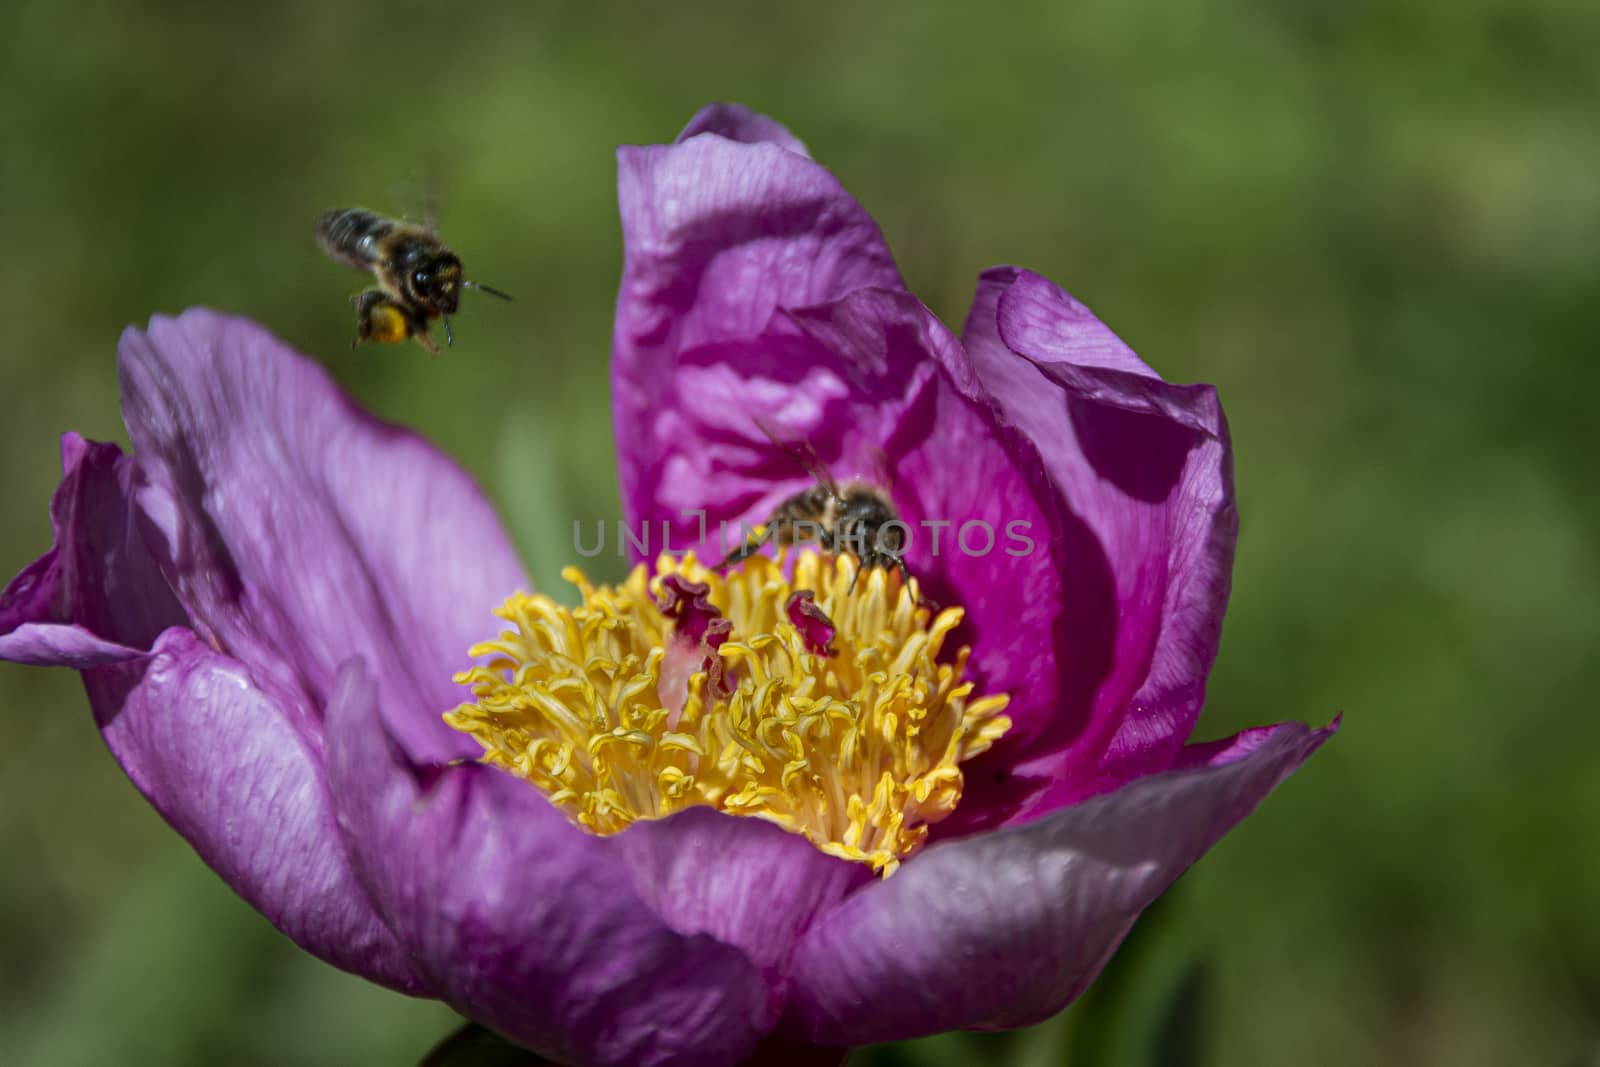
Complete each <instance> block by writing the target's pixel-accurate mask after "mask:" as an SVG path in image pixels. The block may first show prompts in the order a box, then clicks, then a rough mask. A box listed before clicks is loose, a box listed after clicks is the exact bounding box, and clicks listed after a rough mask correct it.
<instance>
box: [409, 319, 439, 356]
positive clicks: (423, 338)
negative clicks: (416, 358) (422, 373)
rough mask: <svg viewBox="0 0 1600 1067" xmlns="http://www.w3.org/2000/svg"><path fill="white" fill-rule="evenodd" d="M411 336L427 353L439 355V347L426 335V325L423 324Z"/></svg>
mask: <svg viewBox="0 0 1600 1067" xmlns="http://www.w3.org/2000/svg"><path fill="white" fill-rule="evenodd" d="M411 336H413V337H415V338H416V339H417V343H418V344H420V345H421V346H422V347H423V348H426V349H427V350H428V351H429V352H431V353H433V354H434V355H436V356H437V355H438V354H439V346H438V345H436V344H434V341H433V337H432V336H430V335H429V333H428V326H427V324H426V323H423V324H422V327H421V328H420V329H419V330H417V332H416V333H413V334H412V335H411Z"/></svg>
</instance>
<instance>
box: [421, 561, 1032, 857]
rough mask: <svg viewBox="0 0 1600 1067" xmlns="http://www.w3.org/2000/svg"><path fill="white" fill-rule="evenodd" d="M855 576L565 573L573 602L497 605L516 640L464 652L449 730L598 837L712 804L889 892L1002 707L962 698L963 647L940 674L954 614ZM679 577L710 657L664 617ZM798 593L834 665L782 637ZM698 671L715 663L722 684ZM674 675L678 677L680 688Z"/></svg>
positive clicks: (788, 631)
mask: <svg viewBox="0 0 1600 1067" xmlns="http://www.w3.org/2000/svg"><path fill="white" fill-rule="evenodd" d="M856 565H857V564H856V561H855V560H854V559H853V558H851V557H849V556H837V557H835V556H827V555H821V554H818V553H815V552H805V553H801V554H798V555H797V556H796V557H795V558H794V559H793V560H792V566H790V567H787V568H786V567H785V564H784V563H783V562H782V561H781V560H779V561H775V560H773V559H769V558H768V557H766V556H753V557H751V558H750V559H748V560H746V561H745V562H744V563H743V564H741V565H740V566H739V567H737V568H735V569H734V570H732V571H731V572H729V573H727V574H719V573H717V572H716V571H713V570H711V569H709V568H707V567H705V566H702V565H701V564H699V563H697V562H696V561H695V559H694V557H693V556H685V557H682V558H675V557H672V556H662V557H661V558H659V559H658V560H657V561H656V564H655V569H654V572H653V573H652V572H651V571H649V570H647V568H646V567H645V566H644V565H642V564H641V565H640V566H638V567H636V568H635V569H634V570H633V572H632V573H631V574H630V575H628V577H627V579H626V580H625V581H623V582H622V584H620V585H618V586H616V587H609V586H595V585H591V584H590V583H589V581H588V580H587V579H585V578H584V577H583V575H582V574H580V573H578V571H577V570H575V569H573V568H568V569H567V571H565V572H564V573H563V577H565V578H566V579H567V580H568V581H569V582H571V583H572V584H574V585H575V586H577V588H578V591H579V593H580V594H581V596H582V603H581V604H580V605H579V606H578V607H576V608H568V607H565V606H563V605H560V604H557V603H556V602H555V601H553V600H551V599H550V598H549V597H545V596H538V595H528V594H520V593H519V594H517V595H516V596H513V597H512V598H511V599H510V600H508V601H506V603H505V605H504V606H503V607H502V608H500V610H499V611H498V612H497V613H496V614H498V615H499V616H500V618H502V619H504V620H505V621H506V622H507V623H509V624H510V627H509V628H508V629H506V630H505V631H504V632H503V633H501V635H500V637H499V638H498V639H497V640H494V641H488V642H485V643H483V644H481V645H478V646H476V647H474V648H473V649H471V651H470V655H472V656H473V657H475V658H486V659H487V662H486V663H485V664H483V665H481V666H477V667H473V668H472V669H470V670H467V671H464V672H462V673H461V674H459V675H457V676H456V681H457V682H459V683H461V684H465V685H470V686H471V688H472V694H473V697H474V698H475V700H474V702H473V703H470V704H463V705H461V706H460V707H458V708H456V709H455V710H453V711H450V712H447V713H446V714H445V716H444V719H445V722H447V723H449V724H450V725H451V726H452V727H454V728H456V729H458V730H462V731H464V732H466V733H469V734H471V735H472V736H473V737H474V738H476V739H477V740H478V742H479V743H480V744H481V745H482V746H483V750H484V751H483V757H482V759H483V761H484V762H486V763H491V764H494V765H496V766H499V767H503V768H505V769H506V770H508V771H510V772H511V773H513V774H516V775H518V776H519V777H522V778H525V779H527V780H528V781H529V782H531V783H533V784H534V785H535V786H537V787H538V788H540V789H542V790H544V792H545V793H546V794H547V795H548V796H549V797H550V800H551V803H553V804H555V805H556V806H557V807H558V808H560V809H561V810H562V811H563V812H565V813H566V814H567V816H568V817H569V818H571V819H572V820H573V821H574V822H576V823H577V824H578V825H579V826H581V827H583V828H584V829H586V830H589V831H590V832H592V833H596V834H601V835H605V834H613V833H617V832H618V831H621V830H624V829H626V828H627V827H628V826H629V825H631V824H632V823H633V822H635V821H636V820H639V819H658V818H663V817H665V816H668V815H671V814H673V813H674V812H677V811H681V810H683V809H684V808H687V807H691V806H695V805H704V806H708V807H712V808H715V809H717V810H719V811H723V812H727V813H729V814H733V815H749V816H754V817H756V818H760V819H766V820H768V821H770V822H774V823H777V824H778V825H779V826H781V827H783V828H784V829H786V830H789V831H791V832H793V833H798V834H802V835H804V836H805V837H806V838H807V839H808V840H809V841H811V842H812V844H814V845H816V846H817V848H819V849H821V850H822V851H823V852H826V853H828V854H830V855H834V856H839V857H842V858H843V859H847V860H854V861H859V862H862V863H868V864H871V866H872V869H873V871H874V872H877V873H879V874H882V875H885V876H887V875H889V874H892V873H893V872H894V870H895V868H896V867H898V866H899V864H900V861H901V860H903V859H904V858H906V857H907V856H909V855H911V854H912V853H914V852H915V851H916V850H917V849H918V848H919V847H921V846H922V844H923V842H924V841H926V840H927V837H928V828H929V827H930V826H931V825H932V824H934V823H937V822H938V821H940V820H941V819H943V818H945V817H946V816H947V815H949V814H950V813H951V812H952V811H954V810H955V807H956V804H957V802H958V801H959V800H960V799H961V791H962V785H963V780H962V774H961V769H960V764H961V763H962V762H963V761H965V760H968V759H971V758H972V757H974V756H976V755H978V754H979V753H981V752H984V751H986V750H987V749H988V748H989V747H990V746H991V745H993V744H994V742H995V741H996V740H998V739H999V738H1000V737H1001V736H1002V735H1003V734H1005V732H1006V731H1007V730H1009V729H1010V728H1011V720H1010V719H1008V718H1007V717H1006V716H1005V715H1004V714H1002V713H1003V712H1004V710H1005V707H1006V704H1007V702H1008V698H1007V697H1006V696H1002V695H997V696H985V697H981V698H974V696H973V693H972V688H973V686H972V683H971V682H969V681H966V680H965V678H964V675H965V673H966V665H967V656H968V650H967V649H966V648H961V649H959V650H957V651H956V652H955V654H954V655H952V656H949V657H947V658H946V659H945V660H944V661H942V662H941V660H940V655H941V653H942V652H943V650H944V644H945V639H946V638H947V637H948V636H949V634H950V632H951V631H952V630H954V629H955V628H956V626H957V625H958V624H959V623H960V621H961V618H962V610H961V609H960V608H945V609H943V610H941V611H938V612H937V613H935V612H932V611H930V610H928V609H927V608H925V607H920V606H919V604H920V600H919V597H918V592H917V588H916V580H915V579H912V581H911V583H910V585H909V587H906V586H902V584H901V581H900V578H899V576H898V575H897V574H891V573H890V572H888V571H886V570H883V569H872V570H869V571H868V572H867V573H866V574H863V575H862V576H861V580H860V581H859V582H856V583H855V587H854V589H852V588H851V578H852V576H853V573H854V569H855V567H856ZM786 570H788V571H789V572H790V573H789V574H787V575H786V573H785V572H786ZM674 574H676V575H679V576H680V579H681V580H686V581H690V582H697V583H704V585H705V586H706V587H707V589H708V593H707V595H706V598H705V599H706V600H707V601H709V602H710V604H711V605H713V606H714V607H715V609H716V610H717V611H718V612H720V614H721V616H722V617H723V618H725V619H727V620H728V622H729V623H731V625H732V632H731V634H729V636H728V637H727V639H726V640H724V641H723V642H722V643H721V645H720V646H719V647H717V648H716V649H714V650H713V649H710V648H709V647H708V646H706V645H705V644H700V645H691V644H690V643H689V642H688V641H687V640H686V639H685V638H683V637H681V636H679V635H678V634H677V629H676V628H677V623H676V622H675V621H674V619H672V618H668V617H666V616H664V615H663V614H662V610H661V608H660V607H659V606H658V605H659V604H661V603H662V602H663V587H662V582H663V580H664V579H666V578H667V577H668V576H670V575H674ZM796 590H811V591H812V592H813V593H814V594H815V604H816V606H817V607H818V608H820V609H821V610H822V612H823V613H824V614H825V615H826V616H827V618H828V619H829V620H830V621H831V622H832V624H833V627H834V630H835V634H834V640H833V642H832V646H831V647H832V651H833V655H823V654H819V653H818V652H814V651H812V650H811V648H809V647H808V646H807V642H806V640H805V635H804V634H802V633H801V631H800V630H799V629H797V628H796V626H795V625H794V624H793V623H791V622H790V620H789V616H788V613H787V610H786V606H787V605H788V603H789V599H790V596H791V595H792V594H793V593H794V592H795V591H796ZM707 656H717V657H720V659H721V664H720V679H721V684H719V682H718V679H717V678H715V677H713V672H710V671H707V670H706V669H705V666H706V665H707V664H708V662H709V661H708V660H707V659H706V657H707ZM674 662H677V663H680V664H682V663H685V662H687V668H686V670H685V671H679V672H678V675H679V681H678V682H677V683H676V684H674V681H673V678H674V670H673V667H672V664H673V663H674ZM686 672H687V686H686V687H685V685H684V684H683V682H682V680H681V675H682V674H683V673H686Z"/></svg>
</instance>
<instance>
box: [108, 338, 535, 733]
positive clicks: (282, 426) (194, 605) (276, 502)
mask: <svg viewBox="0 0 1600 1067" xmlns="http://www.w3.org/2000/svg"><path fill="white" fill-rule="evenodd" d="M119 361H120V370H121V379H122V392H123V417H124V419H125V421H126V422H127V425H128V433H129V435H130V436H131V437H132V439H133V443H134V446H135V451H136V455H137V456H138V463H139V466H140V469H141V471H142V472H143V473H144V474H145V476H146V477H147V478H148V480H149V483H150V484H149V486H148V487H146V488H145V489H144V490H143V491H142V492H141V496H140V502H141V504H142V505H143V506H144V509H145V511H146V512H147V513H148V514H150V515H151V516H153V517H154V521H155V525H156V526H157V527H158V528H159V535H158V536H155V537H154V538H153V541H154V544H152V549H153V550H154V551H155V552H156V555H157V556H158V558H159V560H160V563H161V567H162V570H163V572H164V573H165V575H166V577H167V579H168V581H169V582H170V583H171V585H172V587H173V588H174V589H175V590H176V591H177V593H178V596H179V598H180V599H181V601H182V602H183V605H184V607H185V608H186V609H187V611H188V613H189V615H190V616H191V617H192V619H193V625H194V628H195V629H196V631H197V632H199V633H201V634H202V635H203V636H204V637H205V638H206V639H207V640H208V641H210V642H211V643H213V644H214V645H215V646H216V647H218V648H220V649H222V650H223V651H225V652H226V653H227V654H228V655H230V656H232V657H234V658H236V659H238V660H239V661H240V662H242V663H244V664H245V665H246V666H247V667H248V668H249V670H250V672H251V675H252V677H253V678H255V679H256V680H257V682H258V684H260V685H261V687H262V689H263V690H265V691H266V692H268V693H270V694H271V695H272V696H273V698H274V699H275V700H277V701H278V702H279V703H280V704H281V705H282V706H284V707H285V708H287V709H290V710H291V711H292V712H293V713H294V714H295V715H296V716H297V718H298V719H299V720H300V721H301V723H302V724H303V728H304V729H305V731H306V733H307V735H308V736H311V737H313V738H316V737H318V736H320V728H319V727H317V726H316V725H315V724H316V721H317V719H318V718H319V717H320V714H321V708H322V707H323V706H324V705H325V703H326V699H327V696H328V693H329V692H330V691H331V687H332V683H333V678H334V674H335V672H336V669H337V667H338V665H339V664H340V663H342V662H343V661H344V660H346V659H347V658H349V657H351V656H360V657H363V658H364V659H365V660H366V661H367V662H369V663H371V664H372V665H373V667H374V671H375V674H376V677H377V685H378V687H379V689H380V690H381V692H382V694H383V700H382V707H383V711H384V714H385V715H386V716H388V717H389V718H390V723H391V727H392V728H393V730H394V732H395V734H396V736H397V737H398V738H399V740H400V741H401V743H402V744H403V745H404V746H405V748H406V750H407V752H408V753H410V755H411V756H412V757H413V758H415V759H418V760H420V761H432V762H443V761H446V760H448V759H451V758H454V757H457V756H462V755H470V754H471V752H470V746H469V745H467V744H464V743H463V738H462V737H461V735H460V734H458V733H456V732H455V731H453V730H451V729H449V728H448V727H446V726H445V725H444V723H443V722H442V721H441V720H440V718H439V716H440V713H441V712H442V711H443V710H444V709H446V708H449V707H451V706H452V705H453V704H455V703H457V702H459V700H460V699H461V696H462V690H460V689H459V688H457V687H456V686H455V685H454V684H453V683H452V682H451V676H452V675H453V673H454V672H455V671H456V670H457V669H459V668H460V666H461V659H462V654H463V651H464V650H465V649H466V648H468V647H469V646H470V645H471V644H472V643H473V642H474V641H475V640H476V639H477V638H478V637H479V636H480V635H481V633H482V631H483V627H484V623H485V621H486V620H487V619H489V618H491V617H492V616H491V612H492V610H493V608H494V606H495V605H496V604H498V603H499V602H500V601H501V600H502V599H503V598H504V597H505V596H506V595H507V594H508V593H510V592H512V591H514V590H515V589H517V588H519V587H525V586H526V584H527V582H526V578H525V577H524V574H523V571H522V568H521V566H520V564H519V563H518V561H517V558H516V555H515V553H514V552H513V550H512V548H511V545H510V543H509V541H508V540H507V538H506V536H505V534H504V532H503V531H502V529H501V527H500V525H499V523H498V521H497V520H496V518H495V516H494V513H493V511H492V509H491V508H490V506H489V505H488V503H487V502H486V501H485V500H484V499H483V497H482V495H481V494H480V493H479V492H478V490H477V488H476V487H475V486H474V485H473V484H472V482H471V480H470V479H469V478H468V477H467V475H466V474H465V473H464V472H463V471H462V470H461V469H460V468H459V467H457V466H456V465H455V463H453V462H452V461H451V460H450V459H448V458H447V457H446V456H444V455H443V454H441V453H440V452H439V451H437V450H436V449H435V448H433V447H432V446H431V445H429V444H428V443H427V442H426V441H424V440H423V439H422V438H420V437H418V436H417V435H415V434H413V433H410V432H408V431H405V430H401V429H398V428H395V427H393V426H388V425H385V424H383V423H380V422H378V421H377V420H375V419H373V418H371V417H370V416H368V415H366V414H365V413H363V412H362V411H361V410H360V409H358V408H357V407H356V406H355V405H354V404H353V403H352V402H351V401H350V400H349V398H348V397H346V396H345V395H344V394H343V393H342V392H341V391H340V390H339V389H338V387H337V386H336V385H335V384H334V383H333V381H332V380H331V379H330V378H329V377H328V375H327V373H326V372H325V371H323V370H322V368H321V367H319V366H317V365H316V364H315V363H313V362H312V361H310V360H308V359H306V358H304V357H303V356H300V355H297V354H296V353H294V352H293V351H291V350H290V349H289V348H288V347H286V346H285V345H283V344H282V343H281V342H279V341H278V340H276V339H275V338H273V337H272V336H271V335H270V334H268V333H267V332H266V331H265V330H262V329H261V328H260V327H258V326H256V325H254V324H252V323H250V322H247V321H245V320H242V319H234V318H228V317H226V316H222V315H218V314H216V313H214V312H210V311H204V310H191V311H188V312H186V313H184V314H183V315H182V316H180V317H179V318H177V319H165V318H156V319H154V320H152V322H151V325H150V329H149V331H148V333H146V332H141V331H139V330H133V329H130V330H128V331H127V332H126V333H124V334H123V337H122V342H121V344H120V346H119Z"/></svg>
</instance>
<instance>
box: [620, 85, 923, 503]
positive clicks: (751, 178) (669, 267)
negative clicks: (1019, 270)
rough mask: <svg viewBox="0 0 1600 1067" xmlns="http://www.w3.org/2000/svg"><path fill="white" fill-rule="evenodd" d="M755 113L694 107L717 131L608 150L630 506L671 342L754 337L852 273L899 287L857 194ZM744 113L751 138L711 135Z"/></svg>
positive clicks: (673, 356)
mask: <svg viewBox="0 0 1600 1067" xmlns="http://www.w3.org/2000/svg"><path fill="white" fill-rule="evenodd" d="M758 119H759V116H747V117H745V118H743V119H739V120H738V121H730V119H729V113H728V112H726V111H721V112H714V113H712V114H710V115H709V116H708V115H707V114H706V113H702V115H701V116H699V117H697V118H696V120H695V122H694V123H691V125H690V130H694V129H695V128H696V125H697V124H703V125H704V126H705V128H706V129H707V130H708V131H715V132H708V133H707V134H703V135H701V136H690V137H689V138H688V139H687V140H685V141H683V143H681V144H675V145H653V146H649V147H624V148H621V149H619V150H618V154H617V164H618V171H619V173H618V197H619V200H620V204H621V209H622V237H623V246H624V265H623V276H622V286H621V290H620V292H619V293H618V296H617V314H616V325H615V332H614V335H613V340H612V388H613V392H614V396H613V415H614V422H615V426H616V432H617V445H618V449H617V454H618V462H619V467H620V469H619V477H620V480H621V484H622V495H623V500H624V502H625V504H626V505H628V509H629V510H633V507H634V505H635V504H636V502H637V498H638V494H639V492H640V490H639V484H640V480H641V477H642V474H641V467H642V466H644V465H645V464H647V463H649V461H650V458H651V456H650V448H651V446H652V443H653V442H654V440H655V439H656V438H657V437H658V435H659V430H660V424H659V419H658V417H657V416H656V413H655V412H654V411H653V409H652V407H651V401H652V398H653V397H655V396H656V395H658V394H660V393H661V392H663V391H665V390H667V389H668V388H670V385H671V382H670V379H671V376H672V374H673V371H674V367H675V364H676V363H677V360H678V358H679V356H680V355H681V354H682V353H684V352H686V351H687V350H689V349H691V348H693V347H695V346H697V345H703V344H707V343H714V342H718V341H727V340H734V339H739V338H748V337H753V336H755V335H756V334H758V333H760V332H761V330H762V329H763V328H764V327H765V326H766V324H767V320H768V319H769V318H770V317H771V316H772V313H773V312H774V311H775V310H776V309H778V308H780V307H800V306H804V305H808V304H818V303H823V302H826V301H829V300H836V299H838V298H839V297H842V296H844V295H845V294H847V293H849V292H851V291H852V290H855V289H859V288H862V287H864V286H884V287H887V288H892V289H900V288H903V286H902V284H901V281H900V273H899V271H898V270H896V269H895V265H894V260H893V257H891V256H890V254H889V249H888V247H887V246H886V245H885V244H884V242H883V235H882V234H881V233H880V232H879V231H878V227H877V224H876V223H874V222H873V221H872V218H871V217H870V216H869V215H868V214H867V213H866V211H864V210H863V209H862V207H861V205H860V204H858V203H856V201H855V200H854V198H852V197H851V196H850V194H849V193H847V192H845V190H844V188H843V186H841V185H840V184H839V182H838V181H837V179H835V178H834V177H833V175H831V174H829V173H828V172H827V171H826V170H824V169H823V168H822V167H821V166H819V165H817V164H816V163H813V162H812V161H811V160H809V159H807V158H805V157H804V156H803V155H800V154H797V153H796V152H794V151H791V150H790V148H791V147H792V146H789V147H785V146H783V145H782V144H781V143H773V142H772V141H770V140H766V137H767V136H769V135H771V134H772V133H773V131H772V130H771V129H767V128H765V125H764V123H765V122H767V121H770V120H761V121H759V122H758V121H757V120H758ZM773 125H774V126H775V125H776V124H773ZM756 127H761V129H762V133H761V136H762V137H763V140H762V142H761V143H754V144H748V143H741V141H737V140H730V139H728V138H727V137H725V136H718V135H717V134H719V133H726V132H734V133H735V134H736V135H737V136H740V137H746V136H751V135H752V133H751V131H752V130H753V129H755V128H756ZM688 132H689V131H686V134H687V133H688ZM780 140H781V139H780Z"/></svg>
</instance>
